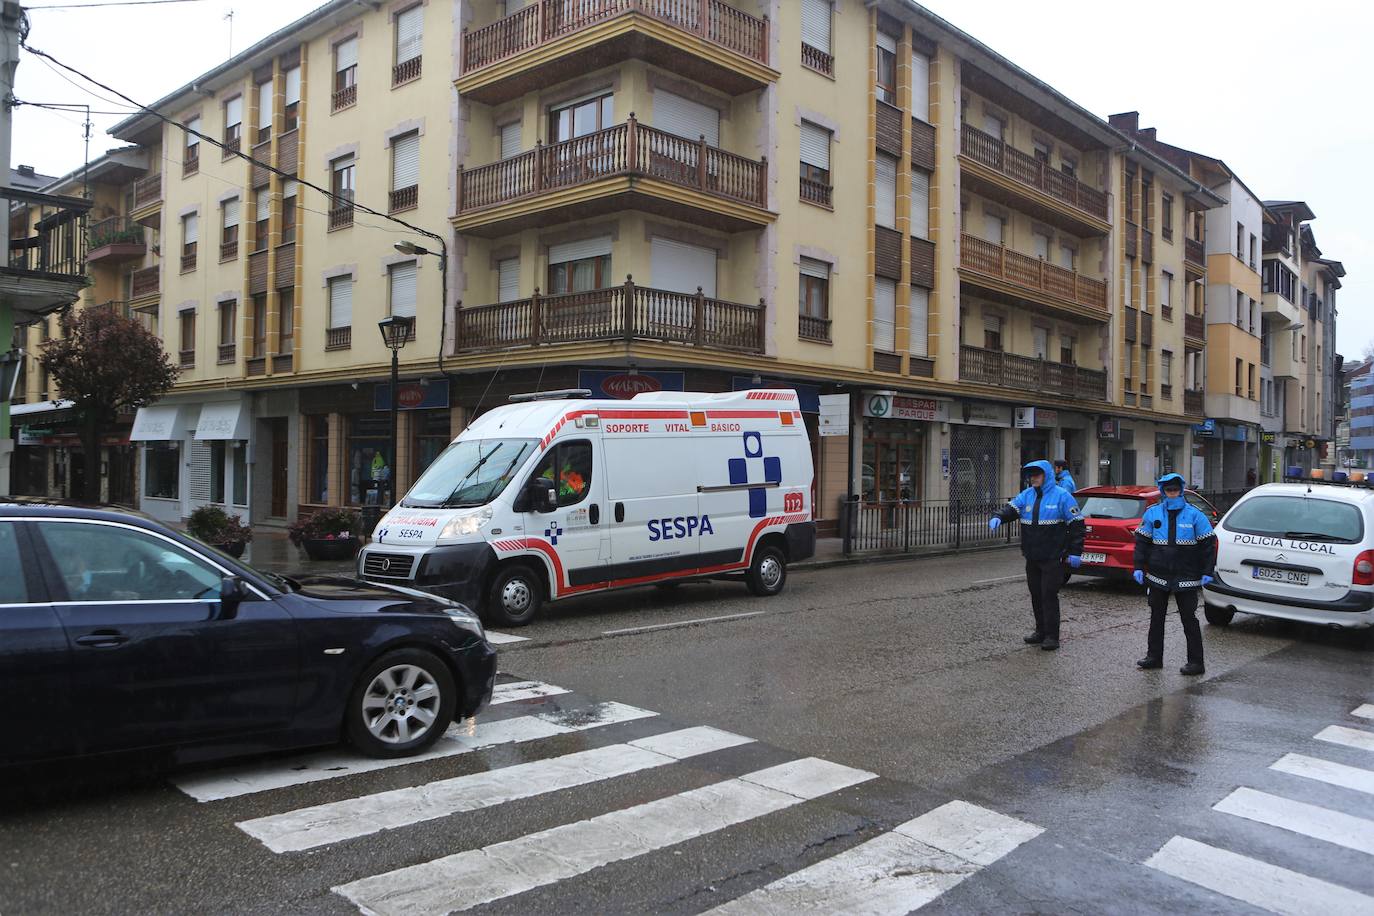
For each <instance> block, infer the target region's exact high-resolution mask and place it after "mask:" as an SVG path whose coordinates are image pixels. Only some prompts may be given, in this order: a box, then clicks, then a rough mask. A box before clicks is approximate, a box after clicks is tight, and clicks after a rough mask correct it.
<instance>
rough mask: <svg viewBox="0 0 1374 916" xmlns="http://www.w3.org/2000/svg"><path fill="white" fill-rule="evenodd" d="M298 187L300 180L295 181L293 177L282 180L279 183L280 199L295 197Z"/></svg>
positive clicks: (298, 190)
mask: <svg viewBox="0 0 1374 916" xmlns="http://www.w3.org/2000/svg"><path fill="white" fill-rule="evenodd" d="M300 187H301V185H300V182H298V181H296V179H294V178H288V179H287V180H286V181H283V182H282V183H281V197H282V200H290V199H291V198H293V197H295V196H296V194H297V193H299V192H300Z"/></svg>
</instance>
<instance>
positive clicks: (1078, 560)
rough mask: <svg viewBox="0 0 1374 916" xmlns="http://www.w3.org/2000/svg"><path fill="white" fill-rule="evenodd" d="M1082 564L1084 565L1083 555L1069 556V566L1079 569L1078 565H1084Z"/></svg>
mask: <svg viewBox="0 0 1374 916" xmlns="http://www.w3.org/2000/svg"><path fill="white" fill-rule="evenodd" d="M1082 565H1083V558H1082V557H1069V567H1070V568H1071V569H1077V568H1078V567H1080V566H1082Z"/></svg>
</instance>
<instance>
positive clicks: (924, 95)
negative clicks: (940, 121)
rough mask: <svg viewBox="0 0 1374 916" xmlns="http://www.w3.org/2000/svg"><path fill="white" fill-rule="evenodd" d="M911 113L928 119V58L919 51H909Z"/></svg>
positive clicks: (922, 118)
mask: <svg viewBox="0 0 1374 916" xmlns="http://www.w3.org/2000/svg"><path fill="white" fill-rule="evenodd" d="M911 113H912V114H914V115H915V116H916V117H918V118H920V119H921V120H922V121H929V120H930V58H929V57H926V56H925V55H924V54H922V53H921V52H920V51H912V52H911Z"/></svg>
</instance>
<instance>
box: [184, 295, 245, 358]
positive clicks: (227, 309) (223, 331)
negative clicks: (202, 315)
mask: <svg viewBox="0 0 1374 916" xmlns="http://www.w3.org/2000/svg"><path fill="white" fill-rule="evenodd" d="M238 305H239V304H238V303H237V302H236V301H234V300H233V299H229V300H228V301H225V302H221V303H220V304H219V345H220V346H221V347H225V346H230V345H232V344H233V343H234V333H235V326H236V325H237V323H238ZM182 314H183V315H185V314H187V313H185V312H183V313H182Z"/></svg>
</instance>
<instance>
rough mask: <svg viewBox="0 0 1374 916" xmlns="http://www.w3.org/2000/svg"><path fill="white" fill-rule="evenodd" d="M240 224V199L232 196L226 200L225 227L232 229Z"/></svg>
mask: <svg viewBox="0 0 1374 916" xmlns="http://www.w3.org/2000/svg"><path fill="white" fill-rule="evenodd" d="M238 224H239V199H238V198H237V197H231V198H229V199H228V200H226V201H225V202H224V228H225V229H230V228H233V227H234V226H237V225H238Z"/></svg>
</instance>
